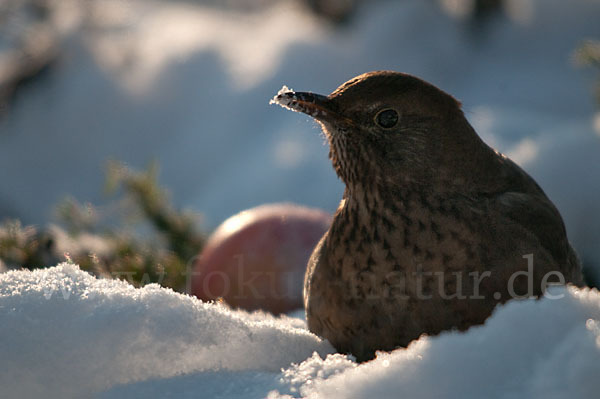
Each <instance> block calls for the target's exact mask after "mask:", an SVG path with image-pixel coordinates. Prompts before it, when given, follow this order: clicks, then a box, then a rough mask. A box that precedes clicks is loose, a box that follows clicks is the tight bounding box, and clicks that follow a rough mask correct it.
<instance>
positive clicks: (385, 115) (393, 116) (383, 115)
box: [375, 108, 398, 129]
mask: <svg viewBox="0 0 600 399" xmlns="http://www.w3.org/2000/svg"><path fill="white" fill-rule="evenodd" d="M375 123H377V125H379V126H381V127H382V128H384V129H390V128H392V127H394V126H396V124H397V123H398V112H396V111H395V110H393V109H391V108H387V109H384V110H381V111H379V112H378V113H377V115H375Z"/></svg>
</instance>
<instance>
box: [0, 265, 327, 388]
mask: <svg viewBox="0 0 600 399" xmlns="http://www.w3.org/2000/svg"><path fill="white" fill-rule="evenodd" d="M0 320H2V324H0V359H2V363H3V364H4V367H3V368H2V369H3V371H2V373H0V397H14V398H17V397H22V398H28V397H34V396H36V397H37V396H39V395H45V396H48V397H61V396H67V397H77V396H81V395H85V394H89V393H93V392H99V391H101V390H104V389H107V388H110V387H112V386H114V385H116V384H124V383H131V382H134V381H140V380H148V379H152V378H158V377H160V378H169V377H173V376H177V375H182V374H185V373H191V372H199V371H204V372H209V374H210V373H214V372H215V371H217V370H227V371H228V372H230V373H234V372H235V373H240V372H244V371H247V370H258V371H261V372H263V373H274V372H278V371H279V370H280V369H281V368H282V367H286V366H289V364H290V363H291V362H300V361H302V360H304V359H305V358H307V357H308V356H310V355H311V354H312V353H313V352H314V351H317V352H319V353H321V354H326V353H328V352H331V350H332V349H331V346H330V345H329V344H328V343H326V342H323V341H321V340H320V339H319V338H317V337H316V336H314V335H312V334H310V333H309V332H308V331H306V330H305V329H304V328H302V326H303V322H302V321H301V320H299V319H290V318H284V319H276V318H274V317H273V316H269V315H266V314H261V313H255V314H248V313H245V312H240V311H232V310H230V309H228V308H226V307H225V306H222V305H218V304H210V303H202V302H200V301H199V300H197V299H195V298H193V297H191V296H186V295H182V294H179V293H175V292H173V291H172V290H168V289H164V288H161V287H159V286H158V285H156V284H150V285H147V286H145V287H144V288H142V289H136V288H134V287H132V286H130V285H128V284H127V283H125V282H122V281H117V280H109V279H97V278H95V277H93V276H91V275H89V274H87V273H85V272H83V271H81V270H80V269H79V268H78V267H77V266H75V265H70V264H66V263H65V264H61V265H59V266H57V267H54V268H50V269H42V270H36V271H34V272H29V271H10V272H6V273H3V274H1V275H0ZM253 378H254V377H253ZM15 382H16V383H15Z"/></svg>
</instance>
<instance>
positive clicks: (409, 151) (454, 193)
mask: <svg viewBox="0 0 600 399" xmlns="http://www.w3.org/2000/svg"><path fill="white" fill-rule="evenodd" d="M272 102H275V103H277V104H280V105H282V106H284V107H286V108H289V109H291V110H293V111H298V112H304V113H307V114H309V115H311V116H312V117H314V118H315V119H316V120H317V121H318V122H319V123H320V124H321V126H322V128H323V132H324V133H325V135H326V137H327V139H328V141H329V145H330V153H329V155H330V158H331V161H332V163H333V167H334V168H335V171H336V173H337V175H338V176H339V177H340V178H341V179H342V180H343V182H344V183H345V185H346V189H345V192H344V196H343V199H342V201H341V203H340V205H339V208H338V210H337V212H336V214H335V216H334V219H333V222H332V224H331V227H330V229H329V231H328V232H327V233H326V234H325V235H324V236H323V238H322V239H321V241H320V243H319V244H318V245H317V247H316V248H315V250H314V252H313V254H312V256H311V258H310V260H309V262H308V268H307V271H306V277H305V283H304V284H305V285H304V304H305V307H306V318H307V322H308V327H309V329H310V330H311V331H312V332H314V333H315V334H317V335H320V336H322V337H324V338H327V339H328V340H329V341H330V342H331V344H333V346H334V347H335V348H336V349H337V350H338V351H339V352H344V353H351V354H353V355H354V356H355V357H356V358H357V360H359V361H364V360H368V359H371V358H373V357H374V356H375V351H377V350H384V351H389V350H392V349H394V348H397V347H401V346H407V345H408V344H409V343H410V342H411V341H412V340H414V339H416V338H418V337H419V336H420V335H421V334H424V333H425V334H428V335H434V334H438V333H439V332H441V331H444V330H451V329H458V330H465V329H467V328H468V327H470V326H472V325H476V324H481V323H483V322H484V321H485V320H486V318H487V317H488V316H489V315H490V314H491V312H492V310H493V309H494V307H495V306H496V304H498V303H503V302H506V301H507V300H509V299H511V298H519V297H531V296H539V295H541V294H542V293H543V292H544V290H545V288H546V286H547V285H548V284H550V283H562V284H564V283H566V282H572V283H574V284H577V285H580V284H582V275H581V268H580V265H579V262H578V260H577V256H576V255H575V252H574V251H573V249H572V248H571V246H570V245H569V242H568V240H567V236H566V231H565V226H564V224H563V221H562V219H561V216H560V214H559V212H558V210H557V209H556V208H555V206H554V205H553V204H552V202H551V201H550V200H549V199H548V197H546V195H545V194H544V192H543V191H542V189H541V188H540V187H539V186H538V185H537V184H536V182H535V181H534V180H533V179H532V178H531V177H530V176H529V175H528V174H527V173H525V172H524V171H523V170H522V169H521V168H520V167H519V166H517V165H516V164H515V163H514V162H512V161H511V160H510V159H508V158H507V157H506V156H504V155H502V154H500V153H498V152H496V151H494V150H493V149H492V148H490V147H488V146H487V145H486V144H485V143H484V142H483V141H482V140H481V139H480V138H479V136H478V135H477V133H476V132H475V130H474V129H473V128H472V127H471V125H470V124H469V122H468V121H467V119H466V118H465V116H464V114H463V112H462V110H461V104H460V103H459V102H458V101H457V100H455V99H454V98H453V97H452V96H450V95H449V94H447V93H445V92H443V91H442V90H440V89H438V88H437V87H435V86H433V85H431V84H429V83H427V82H425V81H423V80H421V79H419V78H416V77H414V76H410V75H407V74H402V73H397V72H389V71H379V72H369V73H366V74H363V75H360V76H358V77H356V78H354V79H352V80H350V81H348V82H346V83H344V84H343V85H341V86H340V87H339V88H338V89H336V90H335V91H334V92H333V93H331V94H330V95H329V96H322V95H318V94H313V93H306V92H304V93H301V92H293V91H291V90H289V89H287V88H286V87H285V86H284V88H283V89H282V90H281V91H280V92H279V93H278V94H277V95H276V96H275V98H274V99H273V100H272Z"/></svg>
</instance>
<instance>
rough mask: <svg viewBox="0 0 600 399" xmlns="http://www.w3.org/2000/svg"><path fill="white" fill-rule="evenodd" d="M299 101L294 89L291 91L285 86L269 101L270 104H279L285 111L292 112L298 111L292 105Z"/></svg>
mask: <svg viewBox="0 0 600 399" xmlns="http://www.w3.org/2000/svg"><path fill="white" fill-rule="evenodd" d="M297 100H298V97H296V93H295V92H294V89H290V88H289V87H287V86H286V85H283V87H282V88H281V89H279V91H278V92H277V94H275V96H274V97H273V98H272V99H271V100H270V101H269V104H277V105H281V106H282V107H283V108H285V109H289V110H290V111H296V112H297V111H298V110H297V109H296V108H294V107H292V106H291V105H292V103H294V102H295V101H297Z"/></svg>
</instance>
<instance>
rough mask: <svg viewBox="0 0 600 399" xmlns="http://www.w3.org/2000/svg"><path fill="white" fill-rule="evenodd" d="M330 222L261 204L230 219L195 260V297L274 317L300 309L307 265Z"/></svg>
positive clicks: (324, 216)
mask: <svg viewBox="0 0 600 399" xmlns="http://www.w3.org/2000/svg"><path fill="white" fill-rule="evenodd" d="M330 223H331V215H329V214H328V213H326V212H324V211H321V210H318V209H311V208H306V207H303V206H298V205H293V204H270V205H263V206H259V207H256V208H252V209H249V210H246V211H243V212H240V213H238V214H237V215H234V216H232V217H230V218H229V219H227V220H226V221H225V222H223V223H222V224H221V225H220V226H219V227H218V228H217V230H216V231H215V232H214V233H213V234H212V235H211V237H210V238H209V239H208V241H207V243H206V246H205V247H204V250H203V251H202V253H201V254H200V256H199V258H198V260H197V261H196V263H195V265H194V276H193V279H192V292H191V293H192V294H193V295H196V296H197V297H198V298H200V299H202V300H213V299H217V298H223V300H224V301H225V302H226V303H228V304H229V305H231V306H232V307H236V308H242V309H246V310H256V309H262V310H266V311H270V312H272V313H275V314H278V313H286V312H289V311H292V310H295V309H299V308H301V307H302V306H303V303H302V289H303V280H304V272H305V271H306V263H307V262H308V258H309V257H310V254H311V253H312V250H313V248H314V247H315V246H316V245H317V243H318V242H319V240H320V239H321V237H322V236H323V234H324V233H325V232H326V231H327V229H328V228H329V225H330Z"/></svg>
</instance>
